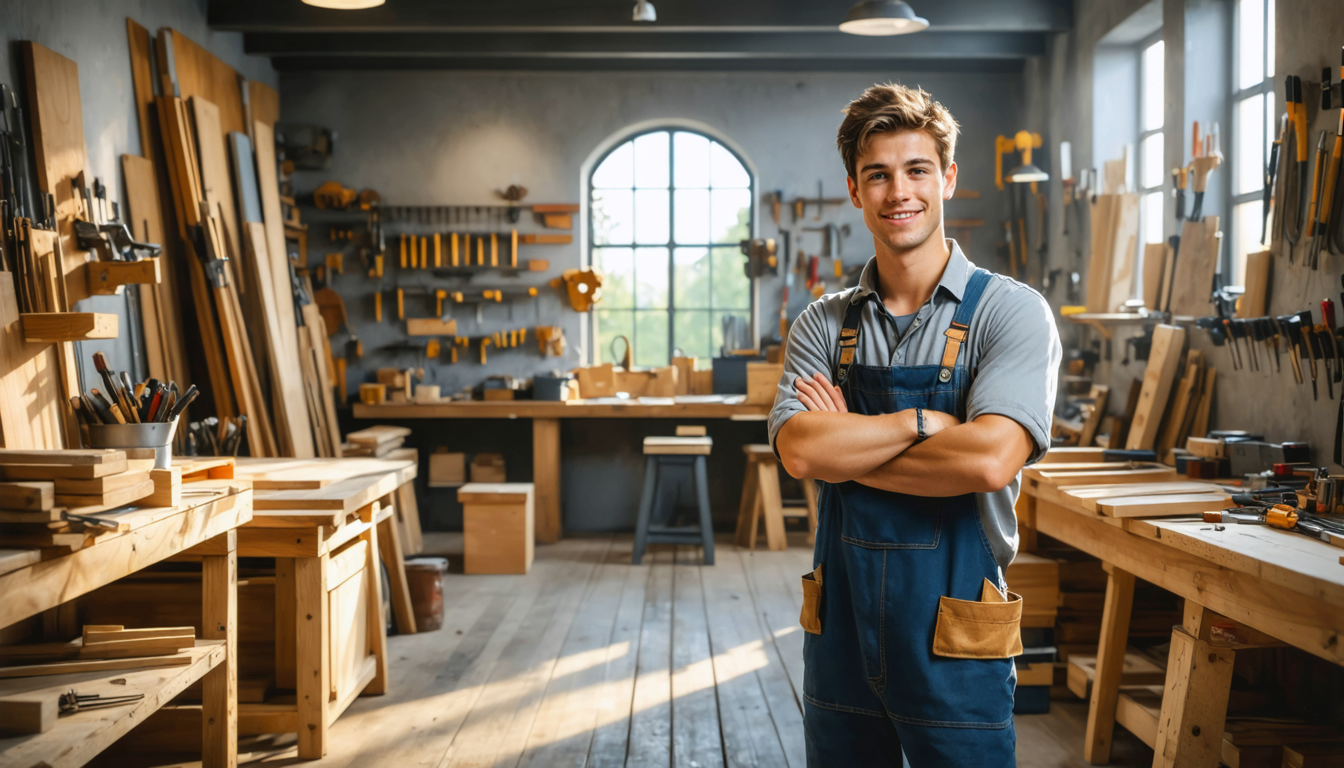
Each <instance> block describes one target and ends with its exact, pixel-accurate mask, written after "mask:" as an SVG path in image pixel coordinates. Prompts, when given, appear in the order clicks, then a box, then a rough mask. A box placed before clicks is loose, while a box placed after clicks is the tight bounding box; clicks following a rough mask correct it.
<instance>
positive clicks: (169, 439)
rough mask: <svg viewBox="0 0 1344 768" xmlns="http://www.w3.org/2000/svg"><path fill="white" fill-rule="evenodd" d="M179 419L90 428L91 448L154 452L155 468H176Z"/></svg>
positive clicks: (97, 425)
mask: <svg viewBox="0 0 1344 768" xmlns="http://www.w3.org/2000/svg"><path fill="white" fill-rule="evenodd" d="M176 431H177V419H173V420H172V421H168V422H154V423H152V424H90V425H89V447H90V448H153V449H154V468H155V469H169V468H170V467H172V464H173V433H174V432H176Z"/></svg>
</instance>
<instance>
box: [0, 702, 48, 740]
mask: <svg viewBox="0 0 1344 768" xmlns="http://www.w3.org/2000/svg"><path fill="white" fill-rule="evenodd" d="M58 698H59V697H57V696H55V695H51V696H31V695H29V696H24V695H17V696H12V697H5V698H2V699H0V733H3V734H5V735H9V736H12V735H18V734H28V733H46V732H47V731H49V730H51V728H52V726H54V725H56V718H57V716H58V711H57V704H58Z"/></svg>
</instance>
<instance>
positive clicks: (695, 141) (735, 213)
mask: <svg viewBox="0 0 1344 768" xmlns="http://www.w3.org/2000/svg"><path fill="white" fill-rule="evenodd" d="M588 189H589V195H590V197H589V203H590V205H589V211H590V212H591V221H590V226H591V230H590V237H589V241H588V242H589V243H590V249H591V250H590V252H589V256H590V263H592V264H593V265H594V266H597V267H599V268H601V269H602V271H603V272H604V273H605V274H606V282H605V283H604V284H603V288H602V301H601V303H600V304H598V305H597V306H596V314H595V317H594V318H593V320H594V331H593V336H594V340H595V342H596V349H597V354H596V355H595V357H596V359H597V361H598V362H616V363H619V362H620V361H619V360H613V359H612V351H611V346H612V344H611V342H612V340H613V339H616V338H617V337H619V336H625V337H626V338H628V339H629V340H630V345H631V347H632V348H633V351H634V364H635V365H637V366H663V365H667V364H668V362H669V360H670V359H671V356H672V352H673V351H674V350H677V349H680V350H681V351H682V352H684V353H685V354H686V355H688V356H691V357H700V358H710V357H713V356H714V355H716V354H717V353H718V349H719V345H720V344H722V343H723V319H724V318H725V317H726V316H730V315H735V316H737V317H739V318H740V319H741V321H742V322H743V323H745V322H746V321H747V319H748V317H749V316H750V313H751V289H750V281H749V280H748V278H747V277H746V273H745V271H744V264H745V263H746V262H745V257H743V256H742V252H741V250H740V248H739V246H738V243H739V241H741V240H745V239H747V238H749V237H751V231H752V216H753V214H754V210H753V200H754V195H753V194H752V178H751V173H750V172H749V171H748V170H747V168H746V166H745V165H744V164H743V163H742V161H741V160H740V159H739V158H738V156H737V155H736V154H734V153H733V151H732V150H730V149H728V148H727V147H725V146H724V145H723V144H720V143H719V142H717V141H715V140H714V139H712V138H710V137H708V136H705V135H703V134H699V133H696V132H694V131H689V130H683V129H679V128H674V129H655V130H652V131H647V132H644V133H640V134H637V135H635V136H632V137H631V138H630V139H628V140H626V141H625V142H623V143H621V144H618V145H617V146H616V147H615V148H613V149H612V150H611V151H610V152H608V153H607V155H606V156H605V157H603V158H602V159H601V160H600V161H599V162H598V163H597V164H596V165H595V167H594V170H593V174H592V176H591V177H590V178H589V187H588ZM617 350H618V354H619V353H620V345H617Z"/></svg>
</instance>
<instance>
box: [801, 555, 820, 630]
mask: <svg viewBox="0 0 1344 768" xmlns="http://www.w3.org/2000/svg"><path fill="white" fill-rule="evenodd" d="M798 623H799V624H802V625H803V631H804V632H810V633H812V634H814V635H820V634H821V566H820V565H818V566H817V569H816V570H815V571H813V572H811V573H806V574H803V611H802V613H801V614H800V615H799V616H798Z"/></svg>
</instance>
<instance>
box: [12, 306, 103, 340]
mask: <svg viewBox="0 0 1344 768" xmlns="http://www.w3.org/2000/svg"><path fill="white" fill-rule="evenodd" d="M19 317H20V318H21V319H22V321H23V340H24V341H27V342H29V343H54V342H58V341H84V340H85V339H115V338H117V328H118V324H117V323H118V318H117V316H116V315H113V314H109V313H106V312H28V313H25V314H22V315H20V316H19Z"/></svg>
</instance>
